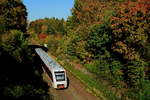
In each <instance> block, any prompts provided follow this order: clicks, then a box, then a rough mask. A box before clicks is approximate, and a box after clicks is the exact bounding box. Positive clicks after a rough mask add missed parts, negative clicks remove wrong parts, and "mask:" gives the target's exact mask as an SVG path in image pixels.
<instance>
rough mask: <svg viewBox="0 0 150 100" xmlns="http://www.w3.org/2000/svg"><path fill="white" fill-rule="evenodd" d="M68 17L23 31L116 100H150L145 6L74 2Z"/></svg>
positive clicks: (149, 4) (124, 1)
mask: <svg viewBox="0 0 150 100" xmlns="http://www.w3.org/2000/svg"><path fill="white" fill-rule="evenodd" d="M71 12H72V15H71V16H69V17H68V18H67V20H64V19H57V18H45V19H39V20H36V21H33V22H31V23H30V25H29V29H28V30H29V32H30V33H31V34H32V35H33V38H34V39H35V40H37V41H38V40H39V39H40V41H39V43H41V44H43V43H47V44H48V47H49V50H50V52H51V53H52V54H53V55H54V56H56V57H58V58H61V59H69V60H71V61H73V62H76V63H80V64H82V65H83V67H84V68H85V69H87V70H88V71H89V72H90V73H92V74H94V75H96V76H97V77H96V80H97V79H98V80H101V82H102V84H103V82H104V85H105V82H108V83H109V85H111V86H112V87H115V88H116V90H117V92H115V94H116V95H117V96H118V97H120V98H121V100H149V99H150V67H149V66H150V62H149V61H150V58H149V57H150V1H149V0H75V1H74V7H73V8H72V10H71ZM60 23H61V24H60ZM113 92H114V91H113ZM118 94H120V95H118ZM110 100H112V99H110ZM113 100H115V99H113Z"/></svg>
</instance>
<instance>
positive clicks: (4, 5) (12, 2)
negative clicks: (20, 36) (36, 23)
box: [0, 0, 27, 33]
mask: <svg viewBox="0 0 150 100" xmlns="http://www.w3.org/2000/svg"><path fill="white" fill-rule="evenodd" d="M0 24H1V27H0V30H1V33H2V32H3V31H8V30H11V29H17V30H21V31H22V32H26V26H27V12H26V7H25V6H24V4H23V3H22V1H21V0H0Z"/></svg>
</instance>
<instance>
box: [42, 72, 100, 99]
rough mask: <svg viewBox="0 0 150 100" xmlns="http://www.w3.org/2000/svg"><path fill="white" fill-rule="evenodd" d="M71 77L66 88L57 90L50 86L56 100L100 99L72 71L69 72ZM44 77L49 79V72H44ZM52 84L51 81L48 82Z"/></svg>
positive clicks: (68, 74)
mask: <svg viewBox="0 0 150 100" xmlns="http://www.w3.org/2000/svg"><path fill="white" fill-rule="evenodd" d="M67 76H68V78H69V87H68V88H67V89H65V90H56V89H54V88H52V87H51V88H50V91H51V93H52V94H53V96H54V100H100V99H99V98H98V97H96V96H94V95H93V94H91V93H90V92H89V91H88V90H87V89H86V87H85V86H84V85H83V84H82V83H81V82H80V80H78V79H77V78H76V77H75V76H74V75H72V74H71V73H70V72H67ZM44 78H45V80H46V81H48V79H49V78H48V76H47V74H44ZM48 84H49V85H51V83H50V82H48Z"/></svg>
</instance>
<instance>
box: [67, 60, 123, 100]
mask: <svg viewBox="0 0 150 100" xmlns="http://www.w3.org/2000/svg"><path fill="white" fill-rule="evenodd" d="M65 68H66V69H67V70H69V71H70V72H71V73H73V74H74V75H75V76H76V77H77V78H78V79H80V81H81V82H83V84H85V85H86V87H87V89H88V90H90V92H92V93H93V94H95V95H96V96H98V97H99V98H100V99H101V100H120V99H119V98H118V97H117V96H116V95H115V94H113V93H112V92H111V91H110V90H108V89H107V88H106V87H105V86H104V85H102V84H101V83H100V82H99V81H98V80H96V79H93V78H92V77H91V76H88V75H86V74H85V73H83V72H81V71H79V70H77V69H75V68H74V67H73V66H72V65H70V64H68V63H67V64H65Z"/></svg>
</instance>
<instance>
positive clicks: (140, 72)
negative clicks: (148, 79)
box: [126, 60, 147, 87]
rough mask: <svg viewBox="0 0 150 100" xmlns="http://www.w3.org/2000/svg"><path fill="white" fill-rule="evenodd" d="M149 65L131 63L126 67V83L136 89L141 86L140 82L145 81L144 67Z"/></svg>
mask: <svg viewBox="0 0 150 100" xmlns="http://www.w3.org/2000/svg"><path fill="white" fill-rule="evenodd" d="M146 65H147V63H146V62H144V61H142V60H139V61H131V62H130V63H129V64H128V65H127V66H126V81H127V83H128V85H129V86H131V87H136V86H138V85H139V84H140V81H141V80H143V79H144V67H146Z"/></svg>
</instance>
